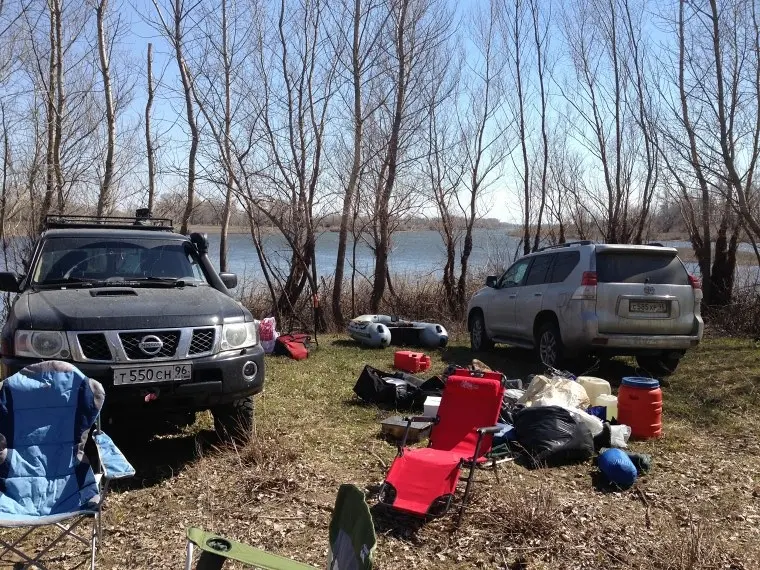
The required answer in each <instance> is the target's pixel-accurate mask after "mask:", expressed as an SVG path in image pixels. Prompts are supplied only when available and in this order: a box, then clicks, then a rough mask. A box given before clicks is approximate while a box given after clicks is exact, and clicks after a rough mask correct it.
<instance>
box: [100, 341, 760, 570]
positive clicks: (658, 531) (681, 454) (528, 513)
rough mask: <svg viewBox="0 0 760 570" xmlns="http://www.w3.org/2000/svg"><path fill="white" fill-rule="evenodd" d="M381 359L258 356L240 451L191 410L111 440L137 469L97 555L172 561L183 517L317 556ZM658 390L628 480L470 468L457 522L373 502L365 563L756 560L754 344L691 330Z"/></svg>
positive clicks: (759, 444)
mask: <svg viewBox="0 0 760 570" xmlns="http://www.w3.org/2000/svg"><path fill="white" fill-rule="evenodd" d="M392 356H393V353H392V351H390V350H385V351H376V350H369V349H363V348H360V347H358V346H357V345H355V344H354V343H352V342H349V341H346V340H343V339H342V338H338V337H327V338H324V339H322V340H321V342H320V348H319V349H318V350H317V351H316V352H315V353H314V354H313V355H312V356H311V357H310V358H309V360H308V361H305V362H295V361H290V360H285V359H282V358H272V359H269V360H268V362H267V364H268V369H267V384H266V390H265V392H264V393H263V394H262V395H261V396H260V397H259V398H258V399H257V403H256V406H257V426H256V427H257V431H256V437H255V440H254V441H253V442H252V444H251V445H250V446H248V447H246V448H245V449H229V448H227V449H220V448H219V446H218V443H217V442H215V440H214V437H213V435H212V433H211V431H210V427H211V426H210V419H209V417H208V416H207V415H203V416H199V419H198V422H197V423H196V425H195V426H193V428H192V429H189V430H187V431H186V432H185V433H183V434H180V435H177V436H172V437H162V438H157V439H154V440H153V441H152V442H150V443H148V444H147V445H145V444H141V443H139V442H137V441H128V440H124V439H122V441H119V442H118V443H119V444H120V445H121V446H122V448H123V449H124V450H125V452H126V453H127V454H128V456H129V457H130V459H132V460H133V462H134V463H135V466H136V467H137V469H138V475H137V477H136V478H135V479H134V480H133V481H131V482H130V483H129V484H128V485H122V486H121V487H119V488H117V490H116V493H114V494H113V495H112V496H111V497H110V499H109V501H110V504H109V506H108V507H107V509H106V511H107V517H106V519H105V529H106V530H105V548H104V550H103V552H102V554H101V559H100V565H101V567H102V568H181V567H183V566H182V560H183V556H184V540H183V536H184V528H185V527H186V526H187V525H202V526H203V527H204V528H206V529H208V530H214V531H216V532H220V533H223V534H227V535H229V536H230V537H233V538H235V539H239V540H243V541H246V542H248V543H250V544H253V545H255V546H260V547H264V548H267V549H269V550H271V551H274V552H278V553H281V554H284V555H287V556H293V557H295V558H296V559H298V560H300V561H302V562H307V563H310V564H314V565H317V566H322V565H323V563H324V560H325V556H326V552H327V525H328V521H329V518H330V511H331V507H332V503H333V501H334V496H335V492H336V490H337V488H338V485H339V484H340V483H342V482H353V483H356V484H357V485H359V486H360V487H362V488H366V489H368V491H369V494H370V498H369V502H370V504H371V505H374V504H375V502H376V498H375V497H374V496H373V495H372V490H373V489H375V488H376V486H377V485H378V484H379V483H380V482H381V481H382V479H383V476H384V473H385V471H386V469H387V466H388V465H389V464H390V462H391V460H392V459H393V456H394V451H395V450H394V448H393V447H392V446H391V445H390V444H388V443H386V442H385V441H383V440H382V439H381V438H380V437H379V425H378V423H377V422H378V420H379V419H381V418H383V417H385V416H387V415H390V412H387V411H382V410H379V409H377V408H375V407H371V406H365V405H361V404H359V403H358V402H357V401H356V400H355V399H354V397H353V393H352V387H353V384H354V382H355V379H356V377H357V376H358V374H359V372H360V371H361V368H362V366H363V365H364V364H365V363H370V364H373V365H375V366H377V367H379V368H381V369H390V368H391V360H392ZM479 357H480V358H481V360H483V361H485V362H486V363H488V364H489V365H491V366H492V367H494V368H499V369H501V370H503V371H505V372H506V373H507V374H508V375H509V376H511V377H519V376H525V375H527V374H529V373H531V372H535V371H537V367H536V366H535V365H534V364H533V359H532V358H531V357H530V355H528V354H527V353H525V352H523V351H520V350H516V349H507V348H497V349H495V350H494V351H493V352H492V353H489V354H486V355H479ZM471 358H472V355H471V354H470V352H469V350H468V349H467V348H466V343H465V342H455V343H453V346H451V347H450V348H448V349H446V350H445V351H441V352H437V353H435V354H434V365H433V369H432V372H439V371H440V370H442V369H443V367H444V363H448V362H456V363H460V364H466V363H468V362H469V361H470V359H471ZM631 364H632V361H629V360H617V359H616V360H613V361H610V362H608V363H605V364H604V365H603V366H602V367H601V369H599V370H597V371H595V372H594V373H595V374H596V375H600V376H603V377H605V378H608V379H609V380H611V381H612V382H613V383H615V384H616V383H618V382H619V380H620V378H621V377H622V376H623V375H627V374H630V373H631V372H633V369H632V368H631ZM663 391H664V394H665V412H664V414H665V435H664V437H663V438H662V439H661V440H658V441H655V442H647V443H634V444H632V447H633V449H634V450H637V451H645V452H647V453H651V454H652V455H653V456H654V460H655V466H654V469H653V471H652V472H651V474H650V475H648V476H645V477H643V478H641V479H640V480H639V481H638V482H637V484H636V486H635V488H634V489H632V490H630V491H626V492H620V493H606V492H603V491H599V490H597V489H596V488H595V486H594V467H593V466H592V464H591V462H589V463H586V464H582V465H573V466H568V467H562V468H554V469H546V470H537V471H529V470H527V469H525V468H524V467H521V466H518V465H515V464H513V463H506V464H503V465H502V466H500V469H499V471H497V472H496V473H493V472H491V471H479V472H478V481H477V484H476V485H475V487H474V496H473V500H472V503H471V506H470V508H469V509H468V511H467V514H466V515H465V519H464V522H463V525H462V527H461V528H460V529H459V530H455V529H454V527H453V523H452V517H447V518H443V519H438V520H435V521H432V522H429V523H427V524H420V523H419V522H418V521H415V520H413V519H404V518H394V517H389V516H387V515H385V514H383V513H382V511H378V510H377V509H375V508H373V516H374V518H375V525H376V529H377V533H378V547H377V553H376V561H377V564H376V567H378V568H402V567H407V568H420V569H428V568H525V569H528V568H529V569H534V568H535V569H539V568H567V569H571V568H572V569H577V568H594V569H598V568H610V569H624V568H625V569H628V568H641V569H645V568H657V569H663V570H664V569H678V570H686V569H708V568H737V569H739V568H741V569H746V570H749V569H754V568H760V438H758V436H759V435H760V414H758V411H757V410H758V406H759V405H760V353H759V352H758V347H757V345H756V344H755V343H754V342H751V341H744V340H730V339H712V340H708V341H706V342H705V343H703V345H702V347H700V348H699V349H698V350H694V351H692V352H690V353H689V355H688V356H687V358H686V359H685V360H684V361H683V362H682V365H681V367H680V368H679V370H678V373H677V374H676V375H675V376H673V377H672V378H671V379H669V380H668V381H667V382H665V383H664V386H663ZM460 497H461V493H460ZM233 567H234V566H233Z"/></svg>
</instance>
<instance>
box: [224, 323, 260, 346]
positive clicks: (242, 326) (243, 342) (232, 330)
mask: <svg viewBox="0 0 760 570" xmlns="http://www.w3.org/2000/svg"><path fill="white" fill-rule="evenodd" d="M256 342H258V340H257V338H256V324H255V323H234V324H228V325H222V342H221V349H222V350H235V349H238V348H249V347H251V346H256Z"/></svg>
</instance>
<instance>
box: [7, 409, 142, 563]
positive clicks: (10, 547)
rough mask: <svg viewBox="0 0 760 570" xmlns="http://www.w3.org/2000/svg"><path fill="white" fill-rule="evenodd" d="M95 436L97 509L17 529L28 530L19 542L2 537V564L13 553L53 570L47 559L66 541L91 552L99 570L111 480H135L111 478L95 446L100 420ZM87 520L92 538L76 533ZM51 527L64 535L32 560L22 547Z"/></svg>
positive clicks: (115, 476)
mask: <svg viewBox="0 0 760 570" xmlns="http://www.w3.org/2000/svg"><path fill="white" fill-rule="evenodd" d="M91 434H92V435H91V438H92V440H93V444H94V455H95V456H94V457H93V459H95V462H94V464H93V467H95V469H94V471H95V470H96V473H95V477H96V479H97V480H98V481H99V491H100V500H99V501H98V504H97V507H96V508H95V509H94V510H92V511H86V512H82V513H72V514H71V516H70V517H68V518H64V519H63V520H60V521H56V522H43V523H40V524H34V523H30V524H26V525H19V526H18V527H14V528H23V529H27V530H26V531H25V532H23V534H22V535H21V536H20V537H18V538H16V539H15V540H13V541H12V542H8V541H7V540H5V539H3V538H2V535H0V549H1V550H0V562H2V561H3V557H4V556H5V555H6V554H8V553H13V554H15V555H16V556H18V557H20V558H21V559H22V560H21V562H23V563H26V564H29V565H31V566H32V567H34V568H38V569H39V570H50V568H51V567H49V566H47V565H46V564H45V561H44V560H43V557H44V556H45V555H46V554H47V553H48V552H50V551H51V550H52V548H53V547H54V546H55V545H56V544H58V543H60V542H62V541H63V540H65V539H67V538H72V539H74V540H77V541H79V542H81V543H82V544H84V545H85V546H88V547H89V548H90V570H95V558H96V556H97V553H98V549H99V548H100V545H101V544H102V542H103V522H102V521H103V517H102V512H103V506H104V505H105V502H106V498H107V497H108V490H109V485H110V482H111V479H112V478H113V479H120V478H123V477H131V476H132V473H117V474H115V475H113V476H109V474H108V470H107V468H106V466H105V464H104V462H103V458H102V457H101V454H100V449H99V448H98V445H97V443H96V442H95V438H96V436H97V435H100V434H103V432H102V431H101V429H100V417H98V419H97V421H96V423H95V429H94V430H93V431H92V432H91ZM103 435H105V434H103ZM130 467H131V466H130ZM86 520H91V521H92V529H91V531H90V537H89V538H87V537H86V536H82V535H81V534H79V533H77V532H75V530H76V529H77V528H78V527H80V526H82V523H84V522H85V521H86ZM65 521H71V522H69V523H68V525H67V524H66V523H65ZM51 526H55V527H56V528H58V529H59V530H60V531H61V533H60V534H59V535H58V536H56V537H55V538H54V539H53V540H52V541H51V542H50V543H49V544H47V545H46V546H45V547H44V548H43V549H42V550H41V551H40V552H38V553H37V554H36V555H34V556H33V557H32V556H30V555H28V554H26V553H25V552H24V551H22V550H20V549H19V548H18V546H19V545H20V544H22V543H23V542H24V541H25V540H26V539H28V537H29V536H30V535H31V534H32V533H34V532H35V531H36V530H38V529H42V528H47V527H51ZM0 528H7V527H4V526H0ZM84 564H86V561H82V562H80V563H79V564H77V565H76V566H73V567H72V568H70V570H75V569H76V568H81V567H82V566H83V565H84Z"/></svg>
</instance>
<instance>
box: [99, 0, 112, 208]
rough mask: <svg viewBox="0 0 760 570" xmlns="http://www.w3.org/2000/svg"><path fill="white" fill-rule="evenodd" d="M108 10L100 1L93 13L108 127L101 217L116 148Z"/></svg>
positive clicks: (109, 194)
mask: <svg viewBox="0 0 760 570" xmlns="http://www.w3.org/2000/svg"><path fill="white" fill-rule="evenodd" d="M107 10H108V0H101V1H100V3H99V4H98V7H97V9H96V11H95V13H96V16H97V18H96V19H97V27H98V55H99V58H100V73H101V76H102V78H103V95H104V97H105V101H106V125H107V127H108V142H107V147H106V161H105V165H104V168H103V184H102V185H101V187H100V196H98V208H97V215H98V216H103V215H105V214H108V213H110V211H111V209H112V208H113V189H112V188H111V184H112V181H113V165H114V150H115V146H116V117H115V112H114V105H113V95H112V94H111V64H110V62H109V61H108V50H107V47H106V35H105V29H104V28H105V24H104V19H105V14H106V11H107Z"/></svg>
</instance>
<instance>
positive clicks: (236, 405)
mask: <svg viewBox="0 0 760 570" xmlns="http://www.w3.org/2000/svg"><path fill="white" fill-rule="evenodd" d="M211 413H212V414H213V416H214V429H215V430H216V433H217V435H218V436H219V438H220V439H223V440H232V441H234V442H236V443H246V442H248V440H250V439H251V434H252V433H253V414H254V407H253V396H248V397H247V398H242V399H240V400H235V401H234V402H232V403H231V404H225V405H223V406H218V407H216V408H214V409H213V410H211Z"/></svg>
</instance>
